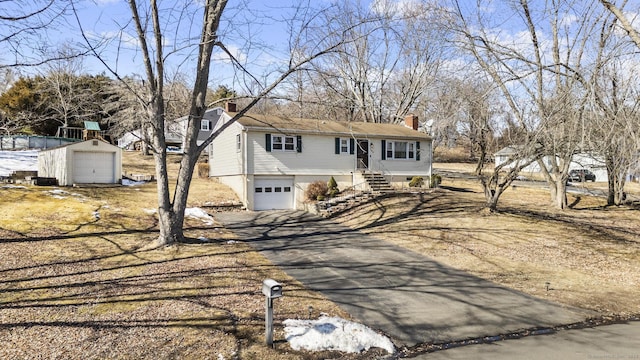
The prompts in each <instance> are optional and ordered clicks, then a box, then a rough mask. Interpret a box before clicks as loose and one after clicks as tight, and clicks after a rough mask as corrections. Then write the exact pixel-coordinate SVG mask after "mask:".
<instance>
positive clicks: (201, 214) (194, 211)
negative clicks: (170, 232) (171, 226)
mask: <svg viewBox="0 0 640 360" xmlns="http://www.w3.org/2000/svg"><path fill="white" fill-rule="evenodd" d="M184 216H185V217H190V218H192V219H200V220H202V222H204V223H205V224H206V225H213V218H212V217H211V215H209V214H207V212H206V211H204V210H202V209H201V208H197V207H195V208H187V209H185V211H184Z"/></svg>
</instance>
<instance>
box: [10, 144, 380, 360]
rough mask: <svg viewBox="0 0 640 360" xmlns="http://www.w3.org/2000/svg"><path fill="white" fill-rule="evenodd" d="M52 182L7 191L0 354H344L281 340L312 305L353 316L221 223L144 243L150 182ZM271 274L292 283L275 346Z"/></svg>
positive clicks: (152, 230) (152, 190) (150, 218)
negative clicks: (287, 324)
mask: <svg viewBox="0 0 640 360" xmlns="http://www.w3.org/2000/svg"><path fill="white" fill-rule="evenodd" d="M136 156H139V155H137V154H128V155H127V157H126V159H128V160H125V161H126V163H125V168H129V169H133V172H135V173H143V172H145V171H143V170H139V169H138V168H137V167H136V165H135V161H137V160H136ZM132 159H133V160H132ZM132 161H133V162H134V163H133V164H132ZM143 165H144V164H143ZM174 170H175V168H174ZM51 189H52V188H40V187H28V188H26V189H9V188H0V257H1V258H2V261H0V344H2V346H0V358H2V359H35V358H52V359H53V358H59V359H116V358H117V359H167V358H179V359H324V358H332V357H333V358H342V357H343V356H344V354H340V353H331V352H323V353H306V352H298V351H293V350H291V349H290V347H289V346H288V344H287V343H285V342H283V337H284V334H283V332H282V324H281V321H282V320H284V319H286V318H307V317H308V316H309V313H308V308H309V306H312V307H313V309H314V312H313V316H314V317H317V316H318V315H319V313H320V312H325V313H328V314H331V315H336V316H342V317H347V318H348V314H346V313H344V312H343V311H342V310H340V309H339V308H338V307H337V306H336V305H335V304H333V303H331V302H329V301H328V300H326V299H325V298H324V297H322V296H321V295H319V294H317V293H314V292H311V291H308V290H306V289H305V288H304V287H302V286H301V284H300V283H298V282H297V281H296V280H295V279H292V278H290V277H288V276H287V275H286V274H285V273H284V272H282V271H281V270H279V269H277V268H276V267H274V266H273V265H272V264H271V263H270V262H269V261H267V260H266V259H265V258H264V257H262V256H261V255H259V254H258V253H256V252H255V251H253V250H252V248H251V247H250V246H249V245H247V244H244V243H243V242H242V241H237V240H238V239H235V238H234V235H233V234H231V233H229V232H228V231H226V230H225V229H224V228H222V227H220V226H217V225H213V226H209V225H204V224H203V223H202V222H201V221H197V220H189V221H187V223H186V224H185V232H186V234H187V236H188V237H189V238H190V239H193V241H192V242H193V243H192V244H179V245H175V246H173V247H170V248H164V249H149V247H148V245H149V244H150V243H151V242H152V241H153V240H154V239H155V238H156V236H157V228H156V225H157V224H156V223H157V220H156V217H155V215H153V214H150V213H149V212H147V211H145V209H151V208H155V207H156V206H157V205H156V203H157V202H156V201H157V200H156V187H155V184H154V183H150V184H147V185H143V186H137V187H120V188H106V189H104V188H100V189H98V188H93V189H92V188H86V189H69V188H67V189H63V190H65V191H66V192H67V193H62V194H60V193H58V194H57V196H58V197H63V198H54V197H53V194H51V193H49V192H47V191H48V190H51ZM191 191H192V194H191V197H190V205H191V206H194V205H199V204H204V203H206V202H215V201H225V200H229V197H230V195H229V194H231V191H230V190H229V189H228V188H225V187H223V186H221V185H220V184H218V183H216V182H214V181H211V180H208V179H198V178H195V179H194V182H193V186H192V188H191ZM231 198H232V199H233V198H234V197H233V196H232V195H231ZM200 237H204V238H207V239H210V241H208V242H201V241H199V240H197V239H198V238H200ZM230 240H234V241H230ZM268 277H271V278H275V279H278V280H280V281H281V282H283V284H284V286H285V296H284V297H283V298H282V299H279V300H277V301H276V302H275V321H276V335H275V339H276V341H277V342H276V346H275V349H270V348H267V347H266V346H264V297H263V295H262V294H261V283H262V280H263V279H265V278H268ZM373 353H375V350H374V351H370V352H369V353H365V354H357V355H353V356H346V358H351V359H365V358H369V357H370V356H372V354H373Z"/></svg>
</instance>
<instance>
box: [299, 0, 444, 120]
mask: <svg viewBox="0 0 640 360" xmlns="http://www.w3.org/2000/svg"><path fill="white" fill-rule="evenodd" d="M337 4H338V5H337V6H336V7H335V10H334V11H335V12H336V14H327V16H329V15H330V18H327V19H326V20H324V22H325V24H326V26H325V27H323V28H321V29H320V32H319V33H318V34H317V35H316V36H317V37H319V38H325V37H327V36H338V34H339V35H340V36H342V34H340V33H339V32H337V31H336V29H338V28H350V29H351V30H350V31H349V32H348V33H347V34H346V35H347V36H348V37H349V38H350V40H351V41H349V42H347V43H345V44H344V45H343V46H342V47H341V48H340V51H338V52H335V53H334V54H333V55H332V56H329V57H324V58H322V59H319V60H318V61H314V63H313V69H312V71H310V72H308V79H309V81H308V82H306V83H307V84H312V88H311V89H309V87H308V86H307V89H308V90H307V92H306V94H305V95H306V96H302V97H301V96H299V98H300V99H301V100H300V102H302V101H306V102H307V103H310V104H313V103H314V102H315V103H324V104H325V108H327V110H324V111H323V113H325V114H333V116H335V117H337V118H338V119H340V120H349V121H367V122H394V123H396V122H401V121H402V120H403V118H404V115H406V114H407V113H409V112H410V111H411V110H412V109H413V108H415V105H416V104H417V102H418V99H419V98H421V97H422V96H423V95H424V93H425V91H426V90H427V89H428V88H429V87H430V86H431V85H432V84H433V83H434V81H435V78H436V73H437V71H438V67H439V64H440V61H441V58H442V56H443V48H444V46H443V41H442V40H443V38H444V36H443V35H442V28H441V27H440V26H439V25H440V22H441V21H440V16H441V15H442V14H444V13H443V12H441V11H437V10H439V8H438V7H437V5H435V3H430V2H416V3H413V4H412V6H411V7H403V6H399V5H398V4H397V3H395V2H391V1H377V2H375V4H373V5H372V6H365V5H363V4H362V3H359V2H357V3H353V2H351V1H341V2H338V3H337ZM364 19H374V20H373V21H368V22H367V25H366V26H357V27H356V26H354V25H355V24H358V23H362V22H363V20H364ZM331 34H333V35H331ZM300 90H302V89H300Z"/></svg>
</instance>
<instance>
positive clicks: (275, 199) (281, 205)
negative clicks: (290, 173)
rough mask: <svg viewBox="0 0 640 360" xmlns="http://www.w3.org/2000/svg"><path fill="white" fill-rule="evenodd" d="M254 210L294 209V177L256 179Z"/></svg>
mask: <svg viewBox="0 0 640 360" xmlns="http://www.w3.org/2000/svg"><path fill="white" fill-rule="evenodd" d="M254 184H255V186H254V188H253V202H254V206H253V208H254V210H272V209H274V210H279V209H293V179H256V180H255V181H254Z"/></svg>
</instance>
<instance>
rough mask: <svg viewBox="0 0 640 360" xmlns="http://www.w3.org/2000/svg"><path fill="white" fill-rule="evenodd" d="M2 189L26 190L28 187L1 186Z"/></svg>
mask: <svg viewBox="0 0 640 360" xmlns="http://www.w3.org/2000/svg"><path fill="white" fill-rule="evenodd" d="M0 188H2V189H26V188H27V187H26V186H22V185H3V186H0Z"/></svg>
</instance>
